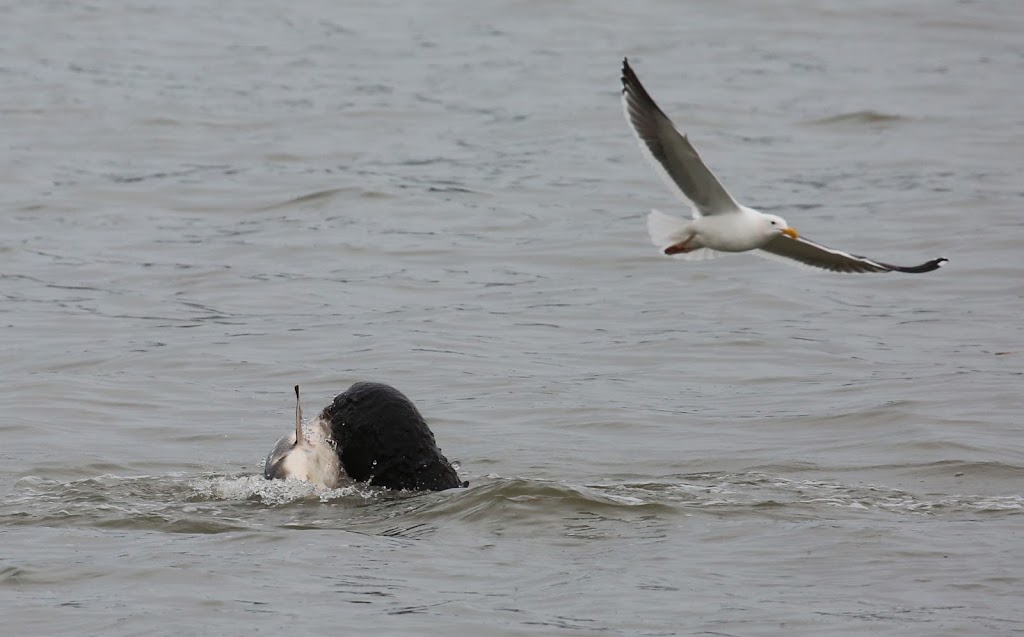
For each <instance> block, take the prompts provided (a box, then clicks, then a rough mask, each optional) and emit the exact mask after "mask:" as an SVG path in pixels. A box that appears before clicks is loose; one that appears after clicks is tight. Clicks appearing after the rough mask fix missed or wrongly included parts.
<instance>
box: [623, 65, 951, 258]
mask: <svg viewBox="0 0 1024 637" xmlns="http://www.w3.org/2000/svg"><path fill="white" fill-rule="evenodd" d="M622 106H623V109H624V110H625V113H626V121H628V122H629V124H630V126H631V127H632V128H633V133H635V134H636V137H637V139H638V140H639V142H640V150H641V151H642V152H643V153H644V155H646V156H647V157H648V159H650V160H651V163H652V164H653V165H654V168H655V170H657V171H658V173H659V174H661V176H662V178H664V180H665V182H666V183H667V184H668V185H669V188H671V189H672V190H674V191H675V192H677V193H678V194H679V195H681V196H682V197H683V199H684V200H685V201H687V202H688V203H689V204H690V208H691V210H692V213H693V216H692V218H691V219H682V218H679V217H673V216H670V215H666V214H663V213H661V212H658V211H657V210H653V211H651V214H650V215H649V216H648V217H647V232H648V233H649V234H650V236H651V241H652V242H653V243H654V245H655V246H656V247H657V248H658V249H659V250H660V251H661V252H662V253H663V254H666V255H670V256H674V257H678V258H682V259H688V260H700V259H710V258H713V257H715V256H718V253H720V252H746V251H748V250H759V251H760V252H759V254H762V255H763V256H767V257H773V256H774V257H784V258H786V259H790V260H793V261H798V262H800V263H803V264H805V265H809V266H813V267H816V268H823V269H825V270H831V271H833V272H892V271H895V272H931V271H932V270H936V269H938V268H939V267H940V266H941V265H942V264H943V263H944V262H946V261H947V259H945V258H942V257H939V258H938V259H932V260H931V261H927V262H925V263H922V264H921V265H915V266H899V265H891V264H888V263H882V262H881V261H875V260H874V259H869V258H867V257H861V256H857V255H855V254H850V253H848V252H843V251H841V250H835V249H833V248H828V247H825V246H823V245H821V244H820V243H815V242H813V241H810V240H809V239H806V238H804V237H801V236H800V235H799V234H797V231H796V230H794V229H793V228H790V227H789V224H787V223H786V220H785V219H783V218H782V217H779V216H778V215H769V214H765V213H763V212H758V211H757V210H754V209H753V208H748V207H747V206H744V205H742V204H740V203H737V201H736V200H735V199H733V198H732V195H730V194H729V193H728V192H727V191H726V190H725V188H724V187H723V186H722V184H721V183H720V182H719V181H718V179H716V178H715V176H714V175H713V174H712V173H711V171H710V170H709V169H708V167H707V166H706V165H705V164H704V161H703V160H701V158H700V155H698V154H697V151H696V149H694V147H693V146H692V145H691V144H690V140H689V139H687V137H686V135H683V134H681V133H680V132H679V131H677V130H676V128H675V126H673V125H672V122H671V120H669V118H668V116H667V115H665V113H664V112H662V110H661V109H660V108H658V105H657V104H655V103H654V100H653V99H651V96H650V94H649V93H648V92H647V90H646V89H644V87H643V85H642V84H641V83H640V80H639V78H637V76H636V73H634V72H633V69H631V68H630V67H629V62H628V60H626V59H623V60H622Z"/></svg>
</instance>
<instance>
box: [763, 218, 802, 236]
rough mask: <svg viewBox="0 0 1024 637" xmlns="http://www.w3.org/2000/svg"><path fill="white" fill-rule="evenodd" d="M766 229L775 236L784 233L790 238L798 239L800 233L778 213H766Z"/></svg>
mask: <svg viewBox="0 0 1024 637" xmlns="http://www.w3.org/2000/svg"><path fill="white" fill-rule="evenodd" d="M764 223H765V230H766V231H767V232H768V234H770V235H772V236H774V235H779V234H784V235H786V236H787V237H789V238H790V239H796V238H797V237H799V236H800V235H799V234H797V231H796V230H794V229H792V228H790V227H789V224H788V223H786V220H785V219H783V218H782V217H780V216H778V215H765V216H764Z"/></svg>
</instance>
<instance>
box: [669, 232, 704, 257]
mask: <svg viewBox="0 0 1024 637" xmlns="http://www.w3.org/2000/svg"><path fill="white" fill-rule="evenodd" d="M696 236H697V235H695V234H691V235H690V236H688V237H686V239H685V240H684V241H680V242H679V243H673V244H672V245H670V246H669V247H667V248H665V249H664V250H662V252H664V253H665V254H685V253H687V252H690V251H691V250H694V249H695V248H696V246H694V247H692V248H691V247H690V246H688V245H686V244H688V243H690V242H691V241H693V238H694V237H696Z"/></svg>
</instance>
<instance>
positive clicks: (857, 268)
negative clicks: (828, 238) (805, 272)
mask: <svg viewBox="0 0 1024 637" xmlns="http://www.w3.org/2000/svg"><path fill="white" fill-rule="evenodd" d="M761 250H762V251H763V252H765V253H767V254H765V255H764V256H769V257H770V256H777V257H785V258H787V259H792V260H794V261H799V262H800V263H803V264H805V265H809V266H813V267H815V268H822V269H825V270H831V271H832V272H910V273H918V272H931V271H932V270H938V269H939V267H941V266H942V264H943V263H945V262H946V261H948V259H946V258H944V257H939V258H938V259H932V260H931V261H927V262H925V263H922V264H921V265H915V266H909V267H907V266H900V265H890V264H888V263H882V262H881V261H875V260H874V259H868V258H867V257H859V256H857V255H855V254H849V253H846V252H841V251H839V250H833V249H832V248H826V247H825V246H823V245H820V244H817V243H814V242H813V241H808V240H807V239H804V238H803V237H799V238H797V239H792V238H790V237H788V236H786V235H779V236H778V237H775V238H774V239H772V240H771V241H769V242H768V244H767V245H765V246H764V247H762V248H761Z"/></svg>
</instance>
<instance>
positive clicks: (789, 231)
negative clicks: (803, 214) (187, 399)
mask: <svg viewBox="0 0 1024 637" xmlns="http://www.w3.org/2000/svg"><path fill="white" fill-rule="evenodd" d="M782 234H784V235H786V236H787V237H789V238H790V239H799V238H800V235H799V234H798V233H797V231H796V230H794V229H792V228H786V229H785V230H783V231H782Z"/></svg>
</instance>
